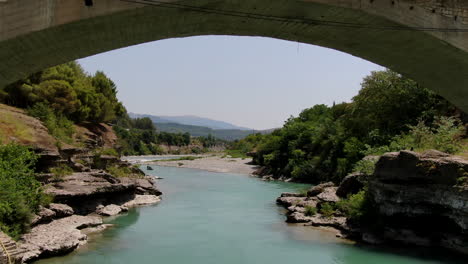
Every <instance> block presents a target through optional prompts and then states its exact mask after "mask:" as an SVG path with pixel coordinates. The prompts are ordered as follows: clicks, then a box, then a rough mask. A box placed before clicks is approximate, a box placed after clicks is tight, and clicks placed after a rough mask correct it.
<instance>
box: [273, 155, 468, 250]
mask: <svg viewBox="0 0 468 264" xmlns="http://www.w3.org/2000/svg"><path fill="white" fill-rule="evenodd" d="M365 185H367V195H366V196H365V199H366V202H367V204H368V205H371V207H368V208H366V210H369V208H371V209H370V210H371V212H366V213H368V214H369V216H370V219H369V216H368V218H367V221H366V222H364V221H361V222H359V221H356V219H350V218H347V216H346V214H345V213H344V212H342V211H340V210H342V208H341V207H340V206H339V201H340V200H342V199H346V197H349V195H350V194H355V193H357V192H358V191H359V190H360V188H363V186H365ZM277 202H278V204H281V205H283V206H285V207H287V208H288V215H287V221H288V222H296V223H305V225H312V226H320V227H323V226H327V227H333V228H335V229H337V231H338V234H337V235H338V236H345V237H348V238H353V239H357V240H360V241H364V242H368V243H374V244H375V243H392V244H399V245H401V244H405V245H415V246H427V247H441V248H447V249H450V250H454V251H457V252H460V253H464V254H468V161H467V160H465V159H463V158H461V157H456V156H450V155H448V154H445V153H442V152H438V151H427V152H424V153H416V152H411V151H400V152H394V153H386V154H384V155H383V156H381V157H380V159H379V160H378V162H377V164H376V168H375V172H374V175H372V176H370V177H364V175H359V174H354V175H350V176H348V177H346V178H345V179H344V180H343V182H342V183H341V184H340V186H339V187H334V186H333V184H332V183H325V184H321V185H318V186H315V187H313V188H312V189H311V190H309V192H308V193H307V195H300V194H290V193H284V194H282V196H281V197H279V198H278V200H277ZM324 207H326V208H325V209H328V210H324V209H323V208H324ZM348 217H349V216H348Z"/></svg>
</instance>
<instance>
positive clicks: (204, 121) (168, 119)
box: [130, 113, 253, 130]
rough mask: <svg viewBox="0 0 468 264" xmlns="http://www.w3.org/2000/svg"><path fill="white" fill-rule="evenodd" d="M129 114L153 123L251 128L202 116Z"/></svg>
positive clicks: (220, 127) (213, 127) (217, 127)
mask: <svg viewBox="0 0 468 264" xmlns="http://www.w3.org/2000/svg"><path fill="white" fill-rule="evenodd" d="M130 116H131V117H133V118H135V117H149V118H151V120H153V122H154V123H156V124H160V123H177V124H182V125H189V126H201V127H209V128H212V129H239V130H253V129H251V128H247V127H240V126H236V125H233V124H231V123H228V122H224V121H218V120H213V119H209V118H204V117H198V116H191V115H184V116H154V115H146V114H134V113H130Z"/></svg>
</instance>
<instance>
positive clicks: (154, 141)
mask: <svg viewBox="0 0 468 264" xmlns="http://www.w3.org/2000/svg"><path fill="white" fill-rule="evenodd" d="M114 131H115V132H116V134H117V136H118V137H119V145H120V152H121V154H123V155H150V154H163V150H162V149H161V147H160V146H159V145H160V144H166V145H171V146H188V145H190V143H191V136H190V134H189V133H184V134H182V133H177V134H175V133H166V132H161V133H158V132H157V131H156V126H155V125H154V123H153V121H151V119H149V118H148V117H143V118H134V119H133V118H129V117H128V116H126V115H125V116H124V117H122V118H120V119H119V120H118V122H117V124H116V125H115V126H114Z"/></svg>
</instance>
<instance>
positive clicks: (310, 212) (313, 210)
mask: <svg viewBox="0 0 468 264" xmlns="http://www.w3.org/2000/svg"><path fill="white" fill-rule="evenodd" d="M304 214H305V215H306V216H313V215H315V214H317V207H314V206H310V205H306V207H305V213H304Z"/></svg>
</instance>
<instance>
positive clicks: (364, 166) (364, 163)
mask: <svg viewBox="0 0 468 264" xmlns="http://www.w3.org/2000/svg"><path fill="white" fill-rule="evenodd" d="M376 163H377V159H363V160H360V161H358V162H356V164H354V167H353V172H361V173H364V174H365V175H373V174H374V170H375V164H376Z"/></svg>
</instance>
